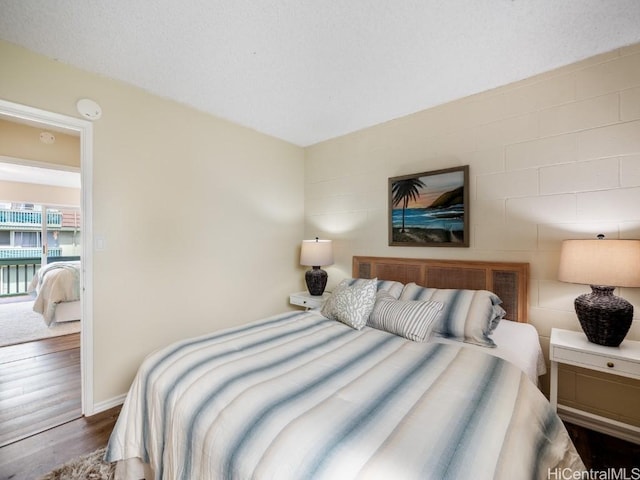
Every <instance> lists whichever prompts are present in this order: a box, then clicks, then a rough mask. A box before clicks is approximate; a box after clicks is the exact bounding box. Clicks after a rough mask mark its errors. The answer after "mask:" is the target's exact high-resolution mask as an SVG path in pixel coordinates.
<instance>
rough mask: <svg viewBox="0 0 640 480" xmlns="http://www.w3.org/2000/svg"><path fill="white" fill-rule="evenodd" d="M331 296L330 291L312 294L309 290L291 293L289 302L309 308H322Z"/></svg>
mask: <svg viewBox="0 0 640 480" xmlns="http://www.w3.org/2000/svg"><path fill="white" fill-rule="evenodd" d="M329 296H330V294H329V293H328V292H325V293H323V294H322V295H321V296H320V295H318V296H316V295H310V294H309V292H298V293H292V294H291V295H289V303H290V304H292V305H298V306H299V307H305V308H307V309H311V308H320V307H322V305H323V304H324V302H325V301H326V300H327V298H329Z"/></svg>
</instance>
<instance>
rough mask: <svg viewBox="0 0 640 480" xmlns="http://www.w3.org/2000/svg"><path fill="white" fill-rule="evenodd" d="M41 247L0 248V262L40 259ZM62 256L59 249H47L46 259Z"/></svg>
mask: <svg viewBox="0 0 640 480" xmlns="http://www.w3.org/2000/svg"><path fill="white" fill-rule="evenodd" d="M41 253H42V247H0V260H2V259H7V258H40V254H41ZM60 255H62V248H61V247H49V252H48V253H47V257H59V256H60Z"/></svg>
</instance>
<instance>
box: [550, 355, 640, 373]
mask: <svg viewBox="0 0 640 480" xmlns="http://www.w3.org/2000/svg"><path fill="white" fill-rule="evenodd" d="M553 360H555V361H557V362H561V363H568V364H571V365H576V366H582V367H586V368H592V369H594V370H599V371H601V372H608V373H612V374H614V375H625V376H626V375H629V376H632V377H640V364H638V363H634V362H629V361H627V360H622V359H620V358H614V357H609V356H605V355H597V354H593V353H586V352H577V351H575V350H568V349H565V348H554V349H553Z"/></svg>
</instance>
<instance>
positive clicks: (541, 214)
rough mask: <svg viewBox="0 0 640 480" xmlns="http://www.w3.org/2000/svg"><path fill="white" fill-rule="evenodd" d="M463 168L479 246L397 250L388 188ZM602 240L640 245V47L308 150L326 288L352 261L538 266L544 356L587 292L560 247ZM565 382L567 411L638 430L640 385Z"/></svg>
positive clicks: (313, 219)
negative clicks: (326, 259)
mask: <svg viewBox="0 0 640 480" xmlns="http://www.w3.org/2000/svg"><path fill="white" fill-rule="evenodd" d="M425 82H426V83H428V79H425ZM460 165H469V168H470V185H469V188H470V203H471V205H470V215H471V217H470V219H471V232H470V234H471V244H470V247H469V248H428V247H390V246H388V241H387V239H388V230H387V228H388V223H387V222H388V202H387V197H388V178H390V177H394V176H398V175H405V174H413V173H419V172H427V171H431V170H437V169H440V168H448V167H454V166H460ZM599 233H604V234H605V235H606V237H607V238H640V45H633V46H629V47H626V48H622V49H618V50H616V51H613V52H609V53H607V54H603V55H599V56H597V57H594V58H590V59H587V60H584V61H582V62H579V63H576V64H573V65H569V66H567V67H563V68H560V69H557V70H554V71H551V72H547V73H545V74H542V75H538V76H536V77H533V78H529V79H526V80H523V81H520V82H517V83H514V84H510V85H506V86H503V87H500V88H497V89H494V90H491V91H487V92H483V93H481V94H478V95H474V96H472V97H468V98H464V99H461V100H458V101H455V102H451V103H448V104H445V105H441V106H438V107H435V108H431V109H428V110H424V111H421V112H417V113H415V114H413V115H409V116H407V117H403V118H399V119H396V120H393V121H390V122H387V123H384V124H380V125H375V126H373V127H370V128H367V129H365V130H361V131H358V132H354V133H352V134H349V135H346V136H343V137H339V138H336V139H333V140H329V141H326V142H322V143H319V144H316V145H313V146H311V147H308V148H307V149H306V150H305V234H306V236H307V237H309V238H311V237H315V236H320V237H323V238H331V239H333V240H334V245H335V257H336V263H335V265H333V266H331V267H328V268H327V271H328V272H329V287H332V286H333V285H335V284H336V283H338V282H339V281H340V279H341V278H344V277H345V276H350V275H351V257H352V256H353V255H382V256H396V257H429V258H460V259H477V260H483V259H487V260H503V261H525V262H529V263H530V265H531V279H530V280H531V282H530V285H531V286H530V310H529V312H530V315H529V316H530V322H531V323H532V324H533V325H534V326H535V327H536V329H537V330H538V333H539V335H540V341H541V345H542V347H543V350H544V352H545V355H547V357H548V345H549V336H550V333H551V328H553V327H557V328H565V329H570V330H580V325H579V323H578V321H577V319H576V316H575V312H574V308H573V300H574V299H575V297H576V296H578V295H580V294H582V293H585V292H588V291H589V287H588V286H585V285H574V284H567V283H561V282H559V281H558V280H557V268H558V260H559V254H560V245H561V242H562V240H563V239H568V238H595V236H596V235H597V234H599ZM639 268H640V266H639ZM616 293H617V294H618V295H621V296H623V297H624V298H626V299H628V300H629V301H630V302H631V303H632V304H633V305H634V307H635V316H634V322H633V325H632V327H631V330H630V332H629V334H628V336H627V338H628V339H635V340H640V289H637V288H622V289H618V290H617V292H616ZM560 381H561V385H560V397H561V401H562V402H564V403H566V404H568V405H571V406H577V407H579V408H584V409H586V410H589V411H592V412H594V413H599V414H602V415H605V416H609V417H612V418H615V419H618V420H622V421H626V422H630V423H633V424H636V425H640V411H639V410H638V409H637V408H631V407H629V405H637V404H638V402H639V401H640V382H638V381H632V380H624V379H620V378H618V377H614V376H610V375H604V374H594V373H593V372H589V371H587V370H581V369H573V368H562V371H561V375H560ZM542 388H543V391H545V392H548V388H549V387H548V377H545V378H543V382H542ZM634 402H635V403H634Z"/></svg>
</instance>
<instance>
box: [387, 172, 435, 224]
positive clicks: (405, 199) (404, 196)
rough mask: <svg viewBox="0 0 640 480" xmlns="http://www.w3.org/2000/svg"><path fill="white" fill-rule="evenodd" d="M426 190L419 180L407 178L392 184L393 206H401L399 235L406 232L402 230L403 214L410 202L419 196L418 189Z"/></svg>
mask: <svg viewBox="0 0 640 480" xmlns="http://www.w3.org/2000/svg"><path fill="white" fill-rule="evenodd" d="M421 188H427V186H426V185H425V184H424V182H423V181H422V180H420V179H419V178H408V179H406V180H398V181H396V182H393V185H392V186H391V193H392V195H393V206H394V207H395V206H396V205H400V204H402V228H401V229H400V232H401V233H404V232H406V230H405V229H404V213H405V210H406V209H407V206H408V205H409V202H410V201H411V200H414V201H415V200H417V199H418V197H419V196H420V189H421Z"/></svg>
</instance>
